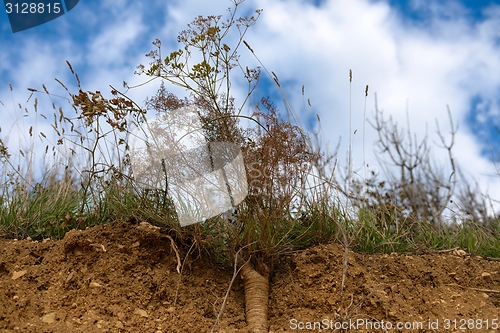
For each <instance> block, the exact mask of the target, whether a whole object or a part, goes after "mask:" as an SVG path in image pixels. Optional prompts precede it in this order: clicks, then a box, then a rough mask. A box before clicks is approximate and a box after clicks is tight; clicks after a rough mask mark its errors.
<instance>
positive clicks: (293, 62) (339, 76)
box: [0, 0, 500, 199]
mask: <svg viewBox="0 0 500 333" xmlns="http://www.w3.org/2000/svg"><path fill="white" fill-rule="evenodd" d="M230 5H231V3H230V2H229V1H227V0H214V1H210V2H208V1H195V0H172V1H169V0H167V1H165V0H148V1H137V0H87V1H80V2H79V4H78V5H77V6H76V7H75V8H74V9H73V10H72V11H70V12H68V13H67V14H66V15H63V16H62V17H60V18H58V19H56V20H53V21H51V22H49V23H46V24H44V25H41V26H38V27H35V28H32V29H29V30H26V31H23V32H19V33H15V34H13V33H12V31H11V29H10V26H9V22H8V19H7V15H6V14H5V13H4V12H3V10H2V12H1V13H0V101H2V102H4V104H6V105H7V109H9V110H14V109H15V108H14V107H13V101H14V102H15V103H17V102H22V101H24V100H26V98H27V97H28V96H29V92H28V91H27V90H26V88H29V87H31V88H38V89H39V88H40V87H41V85H42V84H45V85H46V86H47V87H48V88H49V90H50V91H52V92H58V93H61V94H63V95H64V92H63V90H62V88H60V87H59V85H58V84H57V83H56V82H55V81H54V78H58V79H60V80H61V81H63V82H64V83H66V84H67V85H68V86H70V88H71V87H73V88H74V86H75V85H74V80H73V78H72V77H71V74H70V72H69V70H68V69H67V66H66V64H65V61H66V60H68V61H70V62H71V63H72V65H73V67H74V69H75V70H76V72H77V73H78V74H79V75H80V78H81V80H82V85H83V87H84V89H88V90H101V91H103V92H107V91H109V85H110V84H111V85H113V86H115V87H121V86H122V82H123V81H127V82H128V83H129V84H130V85H134V84H138V83H141V82H144V80H145V78H144V77H143V76H137V75H135V74H134V70H135V68H136V66H137V65H139V64H140V63H143V64H145V63H147V61H148V60H147V59H146V58H145V56H144V55H145V54H146V53H147V52H148V51H149V50H151V49H152V45H151V42H152V41H153V40H154V39H155V38H160V39H161V40H162V42H163V48H164V49H165V51H168V50H175V49H177V48H178V46H177V44H176V36H177V34H178V32H179V31H181V30H183V29H184V28H185V27H186V24H187V23H189V22H191V21H192V19H193V18H194V17H196V16H197V15H210V14H216V15H217V14H222V15H225V14H226V8H227V7H229V6H230ZM258 8H262V9H263V10H264V11H263V13H262V16H261V17H260V19H259V21H258V23H257V25H256V26H255V27H253V28H252V29H251V30H250V32H249V34H248V36H247V37H246V40H247V41H248V42H249V44H250V45H251V46H252V48H253V49H254V50H255V52H256V53H257V54H258V56H259V58H260V59H261V60H262V61H263V63H264V64H265V65H266V67H267V68H268V69H269V70H272V71H274V72H275V73H276V74H277V75H278V77H279V78H280V81H281V82H282V83H283V87H284V90H285V92H286V94H287V96H288V97H289V99H290V101H291V102H292V104H293V105H295V106H296V109H297V110H298V111H299V112H300V113H301V115H302V117H303V119H315V118H316V117H315V116H314V114H315V113H317V114H318V115H319V116H320V118H321V121H322V127H323V130H324V132H325V135H326V137H327V139H328V140H329V142H330V146H331V147H334V146H336V144H337V142H338V140H339V138H342V143H341V146H340V152H341V154H340V155H339V165H340V166H342V165H345V152H346V151H347V143H348V137H349V105H352V107H351V110H352V115H353V129H356V130H358V131H357V133H358V134H357V135H355V136H354V138H353V145H354V146H353V152H354V166H355V167H360V166H361V165H363V157H362V154H361V152H362V150H363V149H362V146H363V141H362V136H361V130H362V128H363V123H364V119H363V114H364V105H365V103H366V114H367V116H368V118H369V119H370V118H371V115H373V112H374V109H375V100H374V93H376V94H377V101H378V106H379V108H380V109H381V110H383V111H384V114H385V115H387V116H391V117H393V119H394V120H396V121H398V122H399V123H400V124H401V125H403V126H404V125H406V124H407V119H406V117H407V116H408V117H409V123H410V126H411V130H412V131H413V132H415V133H417V135H418V137H419V138H422V137H423V136H424V135H425V134H426V133H428V135H429V140H430V142H433V141H434V142H437V141H438V139H437V137H436V135H435V123H436V120H437V121H438V122H439V124H440V127H441V128H442V129H443V130H444V131H445V132H446V131H449V126H448V121H447V119H448V118H447V105H448V106H449V107H450V110H451V111H452V114H453V118H454V121H455V123H458V124H459V132H458V133H457V137H456V146H455V157H456V159H457V162H458V163H459V164H460V165H461V166H462V168H463V169H464V171H465V173H466V174H468V175H470V176H471V177H472V176H473V177H475V178H476V179H477V180H478V182H479V184H480V185H481V186H482V188H483V190H484V191H488V192H489V193H491V195H492V196H493V197H494V198H496V199H500V180H499V178H500V176H496V169H495V165H494V164H493V163H492V162H491V158H490V157H491V152H492V151H495V150H500V137H499V135H498V131H497V128H500V2H499V1H483V0H477V1H474V0H463V1H453V0H449V1H437V0H436V1H427V0H414V1H395V0H371V1H370V0H319V1H318V0H314V1H307V0H288V1H284V0H247V1H246V2H245V3H244V4H243V5H242V8H241V10H242V11H241V13H251V12H252V11H253V10H255V9H258ZM245 51H246V49H241V60H242V62H243V63H248V65H249V66H254V65H256V62H255V59H254V58H252V56H251V54H250V53H249V52H245ZM350 69H352V71H353V82H352V86H351V87H350V86H349V78H348V73H349V70H350ZM9 82H10V83H12V85H13V86H14V92H13V93H11V92H10V90H9V89H8V83H9ZM302 85H304V86H305V92H306V98H309V99H310V100H311V104H312V108H306V109H304V108H303V105H304V101H303V98H302V95H301V87H302ZM366 85H369V87H370V88H369V93H370V94H369V96H368V98H367V99H366V100H365V97H364V90H365V86H366ZM157 87H158V82H153V83H152V84H149V85H146V86H144V87H142V88H141V89H136V90H133V91H131V92H130V94H131V96H132V97H133V98H135V99H136V100H137V101H138V102H142V101H144V99H145V98H146V97H147V96H151V95H152V94H154V92H155V90H156V89H157ZM350 89H351V94H352V95H351V96H352V97H351V99H349V91H350ZM172 91H173V92H179V93H181V92H180V91H178V90H176V88H173V89H172ZM258 93H259V94H260V95H261V96H267V95H269V96H272V97H273V98H277V99H278V101H277V102H279V95H278V94H277V91H276V89H275V88H274V87H272V86H269V85H263V86H261V88H260V89H259V92H258ZM243 94H244V87H243V86H238V85H235V87H234V96H235V97H236V98H241V97H242V96H243ZM40 99H41V100H43V98H42V97H41V96H40ZM255 99H256V100H257V97H256V98H255ZM42 102H43V101H42ZM62 102H63V101H61V103H62ZM11 106H12V107H11ZM5 111H6V110H4V109H0V117H1V118H0V119H1V121H2V125H1V127H2V130H3V131H2V132H1V133H0V135H5V134H6V133H9V134H10V139H11V142H14V141H15V139H14V138H15V131H14V130H12V129H11V130H10V131H9V132H8V131H7V130H6V128H7V127H8V126H9V125H8V124H12V122H13V119H14V118H15V117H14V116H13V115H12V114H10V115H9V114H8V113H7V112H5ZM21 127H22V126H21V125H20V123H19V122H17V123H16V125H15V126H14V127H13V128H16V129H18V130H19V129H20V128H21ZM11 128H12V127H11ZM375 141H376V132H375V131H373V129H371V128H370V126H367V127H366V133H365V145H366V151H367V156H366V159H367V162H368V163H369V164H370V165H371V166H372V167H374V168H377V167H376V165H377V161H376V153H374V152H373V151H374V143H375ZM434 154H435V156H436V159H437V160H439V159H441V158H443V157H444V156H445V155H446V154H445V151H441V150H439V149H434Z"/></svg>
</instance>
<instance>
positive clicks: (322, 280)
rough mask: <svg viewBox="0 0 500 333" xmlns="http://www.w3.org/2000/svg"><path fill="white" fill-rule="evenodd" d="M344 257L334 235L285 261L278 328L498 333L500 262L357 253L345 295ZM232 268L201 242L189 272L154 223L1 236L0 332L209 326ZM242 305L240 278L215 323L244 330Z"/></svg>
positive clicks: (275, 300)
mask: <svg viewBox="0 0 500 333" xmlns="http://www.w3.org/2000/svg"><path fill="white" fill-rule="evenodd" d="M186 252H187V251H185V250H183V249H182V248H181V253H180V255H181V258H182V259H184V257H185V254H186ZM344 255H345V251H344V248H343V247H342V246H340V245H338V244H326V245H321V246H317V247H314V248H310V249H307V250H304V251H301V252H297V253H294V254H290V255H289V256H287V257H283V258H282V259H280V261H279V262H278V263H277V265H276V266H275V267H274V274H273V275H272V279H271V291H270V297H269V308H270V313H269V324H270V331H271V332H320V331H321V332H334V331H335V330H336V328H337V329H339V328H341V324H342V323H343V324H342V325H343V327H344V329H347V330H349V331H351V332H385V331H387V332H500V328H498V327H497V326H496V325H500V323H498V320H499V319H500V310H499V308H500V262H498V261H493V260H485V259H481V258H477V257H472V256H469V255H467V254H464V253H462V252H457V251H455V252H452V251H450V252H442V253H432V254H423V255H396V254H393V255H368V254H359V253H354V252H352V251H350V252H349V253H348V265H347V270H346V271H347V274H346V275H345V282H344V286H345V287H344V291H343V292H341V285H342V275H343V274H342V272H343V263H344ZM231 277H232V271H231V269H226V270H224V269H222V268H221V267H218V266H217V265H216V264H214V263H213V261H212V260H210V259H209V258H207V257H205V256H204V255H203V254H200V253H197V252H196V251H194V252H193V253H191V254H190V255H189V257H188V258H187V259H186V260H185V262H184V266H183V267H182V274H179V273H178V272H177V259H176V255H175V252H174V251H173V250H172V247H171V244H170V240H169V239H168V237H167V236H166V234H165V233H164V231H162V230H160V229H158V228H155V227H152V226H150V225H148V224H144V223H143V224H131V223H126V222H115V223H110V224H106V225H101V226H97V227H94V228H89V229H87V230H84V231H77V230H74V231H71V232H69V233H67V234H66V236H65V237H64V239H62V240H58V241H55V240H45V241H32V240H20V241H16V240H9V239H0V332H156V333H160V332H188V333H189V332H209V331H210V330H211V328H212V326H213V324H214V322H215V320H216V317H217V313H218V312H219V309H220V307H221V304H222V302H223V300H224V296H225V294H226V290H227V288H228V286H229V283H230V280H231ZM244 313H245V312H244V296H243V286H242V281H241V278H237V279H236V280H235V283H234V284H233V287H232V289H231V292H230V294H229V298H228V299H227V304H226V307H225V311H224V313H223V315H222V318H221V322H220V324H219V325H218V326H217V327H216V329H215V332H226V333H229V332H246V330H245V315H244ZM396 325H400V326H401V325H403V326H402V327H401V329H397V327H399V326H396ZM337 331H341V330H340V329H339V330H337ZM344 331H345V330H344Z"/></svg>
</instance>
